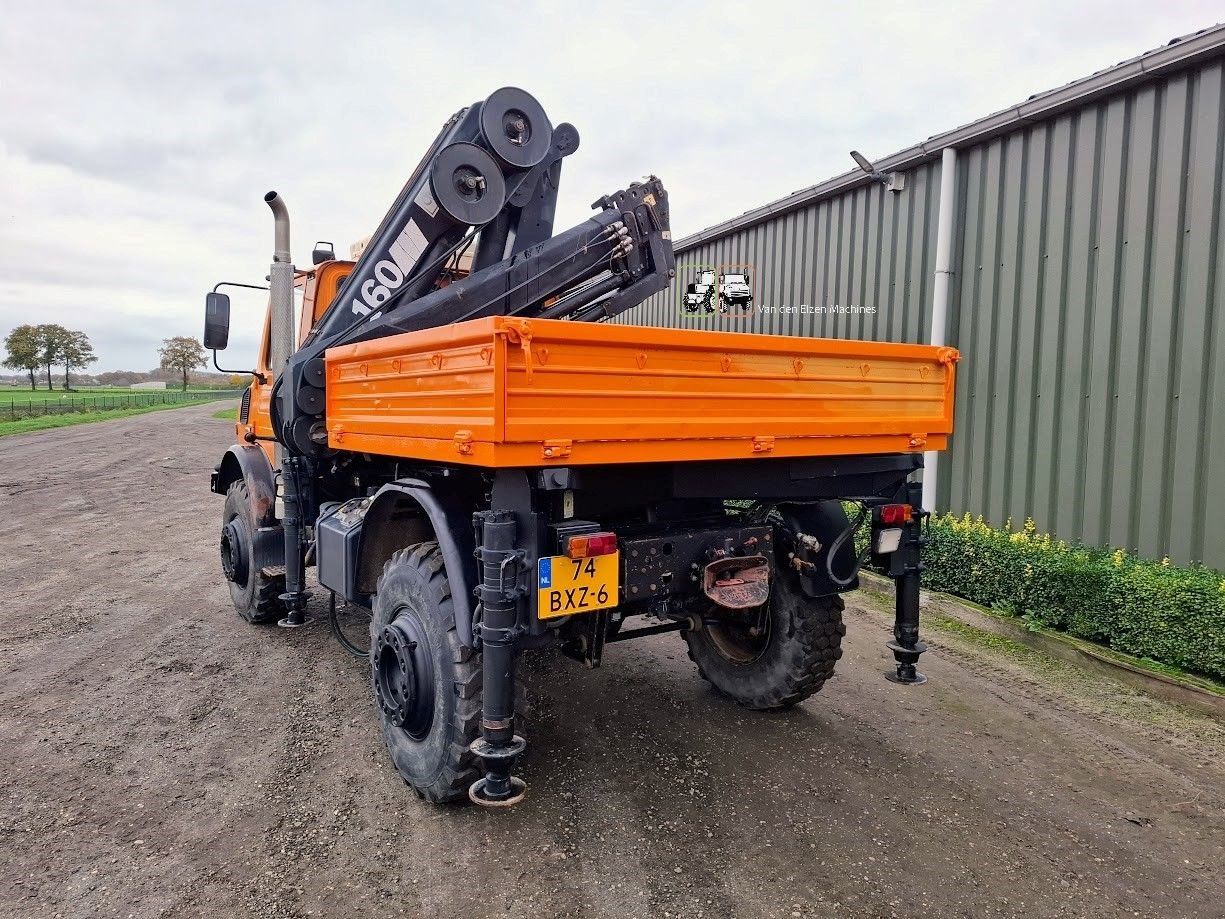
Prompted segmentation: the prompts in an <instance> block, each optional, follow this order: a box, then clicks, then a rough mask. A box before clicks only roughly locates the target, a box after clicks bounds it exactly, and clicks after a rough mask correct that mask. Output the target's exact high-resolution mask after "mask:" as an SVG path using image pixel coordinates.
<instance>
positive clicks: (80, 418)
mask: <svg viewBox="0 0 1225 919" xmlns="http://www.w3.org/2000/svg"><path fill="white" fill-rule="evenodd" d="M200 404H201V402H177V403H174V404H171V405H142V406H140V407H138V408H120V409H109V410H107V411H102V412H67V413H65V414H62V415H40V416H38V417H35V418H21V419H19V420H17V421H0V437H4V436H6V435H9V434H28V433H31V432H34V431H47V430H50V429H52V428H66V427H71V426H72V425H76V424H92V423H93V422H95V421H110V420H112V419H114V418H130V417H131V416H133V415H147V414H148V413H149V412H160V411H163V410H165V409H171V408H183V407H184V406H187V405H200ZM232 411H237V409H233V410H232Z"/></svg>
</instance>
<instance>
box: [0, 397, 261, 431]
mask: <svg viewBox="0 0 1225 919" xmlns="http://www.w3.org/2000/svg"><path fill="white" fill-rule="evenodd" d="M237 395H238V390H236V389H201V388H193V389H188V390H187V391H186V392H183V391H181V390H177V389H165V390H162V389H156V390H130V389H114V388H102V387H99V388H94V389H82V390H80V391H77V392H54V391H52V392H48V391H47V390H38V391H32V390H29V389H26V390H17V389H7V390H4V389H0V422H16V421H28V420H31V419H34V418H41V417H50V416H53V415H57V414H64V413H80V412H91V413H93V412H112V411H124V410H127V409H134V408H145V407H149V406H154V405H182V404H185V403H199V402H207V401H210V400H214V399H229V398H234V397H236V396H237ZM35 430H41V428H35Z"/></svg>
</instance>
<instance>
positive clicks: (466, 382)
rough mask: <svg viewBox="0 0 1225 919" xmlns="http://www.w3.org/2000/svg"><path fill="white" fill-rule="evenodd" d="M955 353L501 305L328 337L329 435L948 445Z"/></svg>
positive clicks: (499, 454) (367, 440) (598, 446)
mask: <svg viewBox="0 0 1225 919" xmlns="http://www.w3.org/2000/svg"><path fill="white" fill-rule="evenodd" d="M957 358H958V354H957V351H956V350H955V349H953V348H938V347H933V346H928V345H905V344H886V343H881V342H865V341H844V340H840V339H820V338H795V337H783V336H777V335H750V334H744V333H738V332H708V331H694V330H691V329H659V328H649V327H645V326H631V325H609V324H604V323H586V322H567V321H563V320H548V319H516V318H514V317H506V316H492V317H487V318H484V319H474V320H471V321H468V322H460V323H456V324H454V325H449V326H442V327H439V328H434V329H426V330H424V331H420V332H408V333H405V334H402V335H395V336H390V337H387V338H380V339H376V340H373V341H367V342H360V343H358V344H353V345H344V346H341V347H338V348H333V349H331V350H329V351H328V352H327V355H326V365H327V370H326V372H327V426H328V443H329V444H330V445H331V446H332V447H335V448H337V449H341V450H348V451H357V452H368V453H375V454H381V455H383V456H394V457H404V458H412V459H422V460H432V461H436V462H445V463H464V464H470V465H479V466H489V467H507V466H550V465H582V464H593V463H649V462H675V461H685V460H711V459H742V458H747V457H755V456H760V457H781V456H819V455H820V456H829V455H850V454H867V453H900V452H916V451H922V450H939V449H942V448H944V446H945V445H946V442H947V440H948V435H949V434H950V433H951V432H952V429H953V376H954V365H955V363H956V361H957Z"/></svg>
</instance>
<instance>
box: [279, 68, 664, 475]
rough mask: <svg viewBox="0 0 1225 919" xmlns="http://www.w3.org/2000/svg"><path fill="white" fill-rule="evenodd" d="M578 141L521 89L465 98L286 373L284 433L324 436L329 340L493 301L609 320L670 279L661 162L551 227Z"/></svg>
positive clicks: (313, 451)
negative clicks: (457, 263)
mask: <svg viewBox="0 0 1225 919" xmlns="http://www.w3.org/2000/svg"><path fill="white" fill-rule="evenodd" d="M577 147H578V132H577V131H576V130H575V129H574V127H573V126H572V125H569V124H562V125H558V126H557V128H553V127H552V126H551V125H550V123H549V120H548V117H547V116H546V115H545V113H544V110H543V108H541V106H540V104H539V103H538V102H536V100H535V99H534V98H532V97H531V96H530V95H528V94H527V93H525V92H523V91H522V90H520V89H515V88H513V87H506V88H503V89H499V90H497V91H496V92H494V93H493V94H492V95H491V96H490V97H489V98H488V99H486V100H485V101H484V102H481V103H477V104H475V105H472V106H469V107H468V108H466V109H462V110H460V111H459V112H457V113H456V114H455V115H454V116H453V117H452V118H451V119H450V120H449V121H448V122H447V123H446V124H445V125H444V126H443V128H442V130H441V131H440V132H439V134H438V137H437V138H436V139H435V140H434V142H433V144H432V145H431V147H430V150H429V152H428V153H427V154H426V156H425V157H424V158H423V159H422V160H421V162H420V163H419V164H418V165H417V167H416V169H415V170H414V171H413V174H412V176H411V177H410V178H409V180H408V182H407V183H406V184H405V186H404V188H403V190H402V191H401V192H400V194H399V196H398V197H397V199H396V201H395V203H394V204H393V205H392V208H391V210H389V211H388V213H387V216H386V217H384V219H383V221H382V223H381V224H380V226H379V228H378V229H377V230H376V231H375V233H374V235H373V236H372V237H371V240H370V243H369V244H368V245H367V247H366V250H365V251H364V252H363V253H362V256H361V258H360V259H358V261H357V263H356V264H355V265H354V268H353V271H352V272H351V273H350V275H349V277H348V278H347V279H346V281H345V282H344V284H342V285H341V288H340V290H339V291H338V292H337V294H336V297H335V299H334V301H333V303H332V305H331V307H330V308H329V309H328V310H327V312H326V313H325V314H324V315H323V316H322V317H321V318H320V320H319V322H318V323H316V326H315V328H314V330H313V331H312V332H311V334H310V335H309V336H308V337H307V339H306V341H305V342H303V345H302V347H301V348H300V349H299V350H298V351H297V352H295V353H294V354H293V355H292V356H291V357H290V358H289V362H288V364H287V365H286V367H285V372H284V373H283V374H281V375H280V377H279V378H278V380H277V383H276V387H275V389H274V392H273V407H274V412H273V416H274V426H275V428H276V432H277V438H278V440H280V441H281V442H282V443H283V444H285V446H286V447H287V448H288V449H289V450H290V451H291V452H292V453H295V454H297V455H299V456H312V455H318V454H320V453H322V452H323V451H324V450H326V448H327V429H326V419H325V418H324V404H325V398H324V388H323V387H324V364H323V354H324V352H325V351H326V350H327V349H328V348H331V347H335V346H337V345H341V344H347V343H351V342H356V341H364V340H368V339H372V338H379V337H383V336H386V335H394V334H397V333H400V332H407V331H416V330H419V329H425V328H430V327H434V326H439V325H445V324H448V323H452V322H461V321H464V320H466V319H475V318H479V317H482V316H491V315H522V316H539V317H542V318H554V319H557V318H570V319H575V320H582V321H592V320H600V319H605V318H609V317H611V316H615V315H617V314H618V313H620V312H623V311H624V310H626V309H629V308H630V307H631V306H634V305H636V304H638V303H640V302H642V301H643V300H644V299H646V298H647V297H649V296H650V295H652V294H654V293H656V292H658V291H660V290H663V289H664V288H665V287H666V285H667V284H668V280H669V279H670V278H671V277H673V276H675V260H674V258H673V254H672V242H671V227H670V222H669V213H668V196H667V192H666V191H664V188H663V185H662V183H661V182H660V181H659V180H658V179H657V178H655V177H654V176H652V177H650V178H649V179H647V180H646V181H644V182H642V183H634V184H632V185H630V186H629V187H628V188H626V189H624V190H623V191H619V192H616V193H614V194H612V195H607V196H605V197H603V198H601V199H600V200H598V201H597V202H596V203H595V204H594V205H593V208H595V209H597V210H598V211H599V213H597V214H595V215H594V216H593V217H591V218H590V219H588V220H586V221H584V222H583V223H582V224H580V225H578V226H576V227H574V228H572V229H570V230H567V231H565V232H563V233H560V234H558V235H557V236H553V235H552V231H553V213H554V208H555V206H556V201H557V189H558V182H559V178H560V173H561V160H562V158H564V157H565V156H568V155H569V154H570V153H572V152H574V150H575V149H577ZM473 239H475V242H476V251H475V255H474V259H473V271H472V273H471V274H470V275H469V276H468V277H467V278H464V279H462V280H460V281H458V282H456V283H453V284H451V285H449V286H447V287H444V288H441V289H439V288H438V287H437V280H438V277H439V275H440V273H441V272H442V270H443V269H444V267H445V265H446V263H447V261H448V260H449V258H450V257H451V256H452V255H453V254H454V253H455V252H456V251H458V250H459V248H460V247H461V246H466V245H469V244H471V243H472V241H473Z"/></svg>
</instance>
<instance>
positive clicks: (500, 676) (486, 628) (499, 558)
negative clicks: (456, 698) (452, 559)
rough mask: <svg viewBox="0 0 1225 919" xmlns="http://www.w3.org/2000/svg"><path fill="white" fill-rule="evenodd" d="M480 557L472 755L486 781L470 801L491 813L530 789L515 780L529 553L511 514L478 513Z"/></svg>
mask: <svg viewBox="0 0 1225 919" xmlns="http://www.w3.org/2000/svg"><path fill="white" fill-rule="evenodd" d="M474 523H475V526H476V529H477V534H478V537H479V539H478V548H477V550H476V552H477V557H478V558H479V559H480V563H481V584H480V586H479V587H478V588H477V593H478V596H479V598H480V611H481V614H480V615H481V618H480V633H479V634H480V640H481V658H482V661H481V670H482V674H481V682H482V697H481V736H480V737H478V738H477V739H476V740H474V741H473V742H472V746H471V750H472V752H473V753H475V754H476V755H477V756H478V757H480V760H481V764H482V765H483V766H484V769H485V776H484V777H483V778H480V779H477V780H476V781H475V782H473V783H472V787H471V788H469V789H468V797H469V798H471V799H472V800H473V801H474V802H475V803H477V804H481V805H484V806H486V807H507V806H509V805H511V804H516V803H518V802H519V801H521V800H523V796H524V794H526V792H527V783H526V782H524V781H523V780H522V779H520V778H517V777H515V776H512V775H511V770H513V769H514V766H515V760H516V758H518V756H519V754H520V753H522V752H523V751H524V749H526V747H527V741H525V740H524V739H523V738H522V737H520V736H519V735H517V734H516V733H515V652H516V648H515V644H516V640H517V639H518V636H519V621H518V620H519V615H518V614H519V600H520V596H521V594H522V591H521V590H520V587H519V573H520V570H521V568H522V566H523V556H524V553H523V552H522V551H521V550H520V549H519V548H518V546H517V544H516V542H517V541H516V533H517V532H518V526H517V525H516V523H515V515H514V513H513V512H511V511H506V510H493V511H483V512H481V513H478V514H477V515H476V517H475V520H474Z"/></svg>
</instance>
